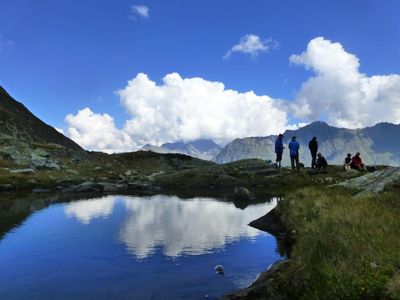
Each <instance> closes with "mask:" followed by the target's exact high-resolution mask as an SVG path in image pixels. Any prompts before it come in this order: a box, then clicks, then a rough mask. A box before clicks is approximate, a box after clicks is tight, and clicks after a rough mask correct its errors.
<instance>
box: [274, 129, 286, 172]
mask: <svg viewBox="0 0 400 300" xmlns="http://www.w3.org/2000/svg"><path fill="white" fill-rule="evenodd" d="M282 139H283V134H281V133H280V134H279V135H278V138H277V139H276V141H275V153H276V167H277V168H278V169H280V168H281V161H282V153H283V149H285V147H283V141H282Z"/></svg>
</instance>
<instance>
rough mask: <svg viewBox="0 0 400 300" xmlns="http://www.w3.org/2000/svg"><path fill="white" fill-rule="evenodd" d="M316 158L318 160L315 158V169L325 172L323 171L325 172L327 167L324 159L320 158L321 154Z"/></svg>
mask: <svg viewBox="0 0 400 300" xmlns="http://www.w3.org/2000/svg"><path fill="white" fill-rule="evenodd" d="M317 156H318V158H317V161H316V164H315V167H316V168H317V169H318V170H321V169H322V170H323V171H325V170H326V167H327V166H328V162H327V161H326V159H325V157H323V156H322V154H321V153H318V155H317Z"/></svg>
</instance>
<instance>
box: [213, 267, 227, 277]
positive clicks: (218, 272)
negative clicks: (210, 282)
mask: <svg viewBox="0 0 400 300" xmlns="http://www.w3.org/2000/svg"><path fill="white" fill-rule="evenodd" d="M214 271H215V273H217V274H221V275H224V273H225V270H224V267H223V266H222V265H216V266H215V267H214Z"/></svg>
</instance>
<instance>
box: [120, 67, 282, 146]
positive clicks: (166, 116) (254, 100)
mask: <svg viewBox="0 0 400 300" xmlns="http://www.w3.org/2000/svg"><path fill="white" fill-rule="evenodd" d="M118 94H119V96H120V98H121V103H122V105H123V106H124V107H125V108H126V110H127V111H128V112H129V114H130V115H131V116H132V119H131V120H128V121H127V122H126V125H125V128H124V130H125V132H127V133H128V134H129V135H130V136H131V137H132V138H133V139H134V140H135V141H136V142H137V143H139V144H146V143H151V144H155V145H159V144H161V143H164V142H167V141H176V140H184V141H190V140H195V139H199V138H212V139H214V140H217V141H221V140H224V141H227V140H231V139H233V138H237V137H245V136H248V135H268V134H272V133H275V132H277V131H280V130H283V128H284V127H285V125H286V123H287V116H286V113H285V112H283V111H281V110H280V109H279V108H278V105H277V104H276V101H275V100H273V99H272V98H270V97H268V96H257V95H256V94H255V93H254V92H246V93H240V92H237V91H234V90H229V89H225V86H224V84H223V83H221V82H212V81H207V80H205V79H202V78H186V79H184V78H182V77H181V76H180V75H179V74H177V73H171V74H168V75H166V76H165V77H164V78H163V83H162V84H160V85H157V84H156V83H155V82H154V81H152V80H150V79H149V78H148V77H147V75H146V74H143V73H141V74H138V75H137V76H136V77H135V78H134V79H132V80H131V81H129V82H128V85H127V86H126V87H125V88H124V89H123V90H120V91H119V92H118Z"/></svg>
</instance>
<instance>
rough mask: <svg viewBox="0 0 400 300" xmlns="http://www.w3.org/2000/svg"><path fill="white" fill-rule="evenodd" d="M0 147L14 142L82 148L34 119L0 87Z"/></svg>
mask: <svg viewBox="0 0 400 300" xmlns="http://www.w3.org/2000/svg"><path fill="white" fill-rule="evenodd" d="M0 127H1V131H0V146H3V145H11V144H13V143H14V142H15V141H19V142H21V141H24V142H27V143H43V144H57V145H60V146H62V147H65V148H68V149H72V150H82V148H81V147H80V146H79V145H78V144H77V143H75V142H74V141H72V140H70V139H69V138H67V137H65V136H64V135H62V134H61V133H59V132H58V131H57V130H55V129H54V128H53V127H51V126H49V125H47V124H46V123H44V122H43V121H41V120H40V119H38V118H37V117H35V116H34V115H33V114H32V113H31V112H30V111H29V110H28V109H27V108H26V107H25V106H24V105H23V104H22V103H20V102H18V101H16V100H14V99H13V98H12V97H11V96H10V95H9V94H8V93H7V92H6V91H5V90H4V89H3V88H2V87H1V86H0Z"/></svg>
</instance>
